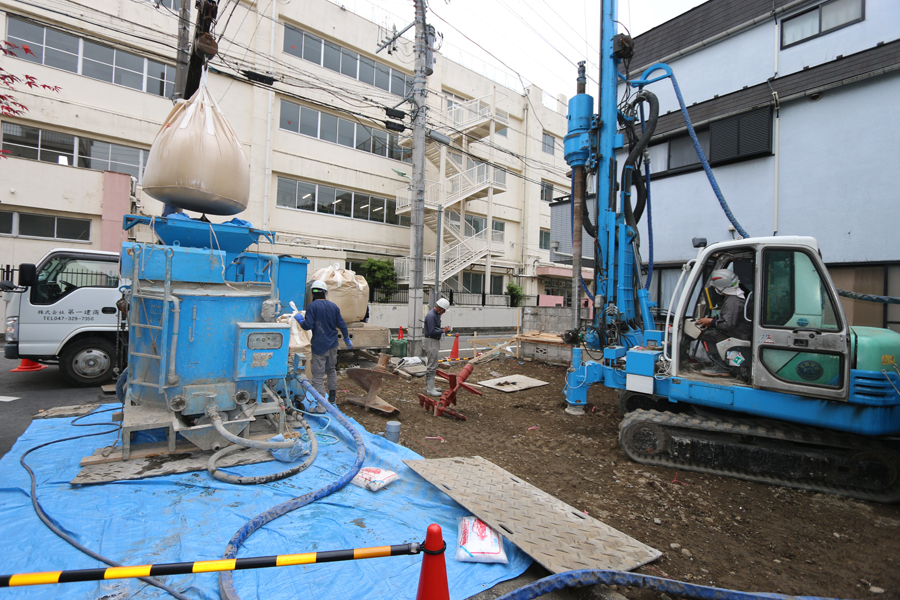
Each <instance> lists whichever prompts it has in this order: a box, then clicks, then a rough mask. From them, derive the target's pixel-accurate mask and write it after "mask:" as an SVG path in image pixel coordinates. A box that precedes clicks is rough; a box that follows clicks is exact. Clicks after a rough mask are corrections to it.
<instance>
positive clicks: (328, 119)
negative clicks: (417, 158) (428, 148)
mask: <svg viewBox="0 0 900 600" xmlns="http://www.w3.org/2000/svg"><path fill="white" fill-rule="evenodd" d="M279 127H280V128H281V129H284V130H285V131H291V132H293V133H300V134H303V135H308V136H310V137H314V138H318V139H320V140H323V141H326V142H333V143H337V144H341V145H342V146H347V147H348V148H356V149H357V150H362V151H363V152H371V153H372V154H377V155H378V156H387V157H388V158H393V159H394V160H400V161H403V162H405V163H411V162H412V150H411V149H408V148H401V147H400V143H399V139H398V138H397V136H396V135H394V134H388V133H387V132H386V131H381V130H379V129H374V128H372V127H367V126H365V125H361V124H359V123H354V122H353V121H348V120H347V119H341V118H339V117H336V116H334V115H330V114H328V113H324V112H320V111H318V110H315V109H313V108H308V107H306V106H300V105H299V104H294V103H293V102H288V101H287V100H282V101H281V112H280V115H279Z"/></svg>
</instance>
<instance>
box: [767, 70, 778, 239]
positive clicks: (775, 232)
mask: <svg viewBox="0 0 900 600" xmlns="http://www.w3.org/2000/svg"><path fill="white" fill-rule="evenodd" d="M766 83H768V84H769V89H770V90H772V100H773V101H774V103H775V136H774V140H773V142H772V150H773V154H774V156H773V158H774V159H775V173H774V179H775V183H774V189H773V190H772V210H773V215H772V223H773V224H772V235H778V150H779V148H778V140H779V137H780V135H779V134H780V133H781V114H780V113H781V105H780V104H779V102H778V92H776V91H775V89H774V88H773V87H772V80H771V79H769V80H767V81H766Z"/></svg>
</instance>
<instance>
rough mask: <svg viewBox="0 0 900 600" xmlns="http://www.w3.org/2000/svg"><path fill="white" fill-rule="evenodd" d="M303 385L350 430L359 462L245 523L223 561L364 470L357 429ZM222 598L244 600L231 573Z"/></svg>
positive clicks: (222, 583)
mask: <svg viewBox="0 0 900 600" xmlns="http://www.w3.org/2000/svg"><path fill="white" fill-rule="evenodd" d="M300 383H301V385H303V387H304V388H306V391H307V392H308V393H310V394H312V396H313V397H314V398H315V399H316V400H317V401H318V402H319V404H320V405H321V406H324V407H325V410H326V411H327V412H328V414H330V415H331V416H332V417H334V418H335V419H336V420H337V422H338V423H340V424H341V426H342V427H343V428H344V429H346V430H347V431H348V432H349V433H350V434H351V435H352V436H353V440H354V441H355V442H356V462H354V463H353V466H352V467H351V468H350V470H349V471H347V472H346V473H345V474H344V475H343V476H342V477H341V478H340V479H338V480H337V481H335V482H334V483H332V484H330V485H327V486H325V487H323V488H320V489H318V490H316V491H314V492H310V493H308V494H304V495H303V496H298V497H297V498H293V499H292V500H288V501H287V502H282V503H281V504H279V505H277V506H273V507H272V508H270V509H269V510H267V511H266V512H264V513H262V514H259V515H257V516H255V517H253V518H252V519H251V520H249V521H247V522H246V523H244V526H243V527H241V528H240V529H238V531H237V533H235V534H234V536H233V537H232V538H231V541H229V542H228V546H226V547H225V554H223V555H222V558H225V559H230V558H236V557H237V553H238V550H239V549H240V547H241V545H242V544H243V543H244V542H245V541H246V540H247V538H248V537H250V535H251V534H252V533H253V532H254V531H256V530H257V529H259V528H260V527H262V526H263V525H265V524H267V523H269V522H271V521H274V520H275V519H277V518H278V517H280V516H283V515H286V514H287V513H289V512H291V511H293V510H297V509H298V508H302V507H304V506H306V505H307V504H311V503H313V502H315V501H316V500H321V499H322V498H325V497H326V496H329V495H331V494H333V493H334V492H337V491H339V490H340V489H341V488H343V487H344V486H346V485H347V484H348V483H350V480H351V479H353V477H355V476H356V474H357V473H358V472H359V469H360V468H361V467H362V464H363V461H364V460H365V458H366V446H365V444H364V442H363V439H362V436H361V435H360V434H359V432H358V431H356V429H354V428H353V425H351V424H350V421H348V420H347V417H345V416H344V415H343V414H342V413H341V412H340V411H338V409H336V408H335V407H334V406H332V405H331V404H330V403H329V402H328V400H326V399H325V398H323V397H322V395H321V394H319V392H317V391H316V390H315V388H314V387H313V386H312V385H311V384H310V383H309V381H307V380H306V379H301V380H300ZM219 594H220V595H221V597H222V600H240V596H238V593H237V589H235V587H234V578H233V577H232V573H231V571H224V572H222V573H219Z"/></svg>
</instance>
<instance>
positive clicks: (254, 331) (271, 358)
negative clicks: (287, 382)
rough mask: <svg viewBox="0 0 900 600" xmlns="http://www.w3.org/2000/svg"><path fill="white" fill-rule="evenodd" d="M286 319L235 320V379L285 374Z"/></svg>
mask: <svg viewBox="0 0 900 600" xmlns="http://www.w3.org/2000/svg"><path fill="white" fill-rule="evenodd" d="M290 334H291V326H290V325H289V324H287V323H237V336H238V339H237V344H236V345H235V357H234V378H235V380H237V381H247V380H265V379H277V378H281V377H284V376H285V375H286V374H287V366H288V348H289V343H288V338H289V336H290Z"/></svg>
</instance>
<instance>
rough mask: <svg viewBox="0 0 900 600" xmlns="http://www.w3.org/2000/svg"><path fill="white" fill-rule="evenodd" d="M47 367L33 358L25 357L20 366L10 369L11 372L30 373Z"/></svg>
mask: <svg viewBox="0 0 900 600" xmlns="http://www.w3.org/2000/svg"><path fill="white" fill-rule="evenodd" d="M46 368H47V365H42V364H39V363H36V362H34V361H33V360H28V359H27V358H23V359H22V362H20V363H19V366H18V367H16V368H15V369H10V371H9V372H10V373H30V372H31V371H43V370H44V369H46Z"/></svg>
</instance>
